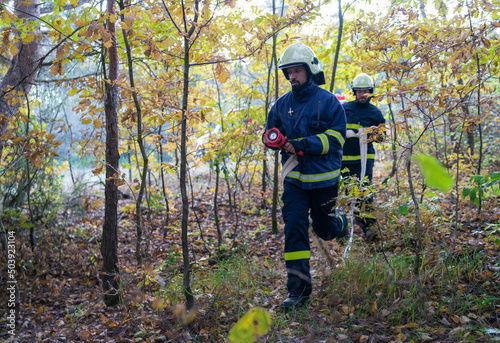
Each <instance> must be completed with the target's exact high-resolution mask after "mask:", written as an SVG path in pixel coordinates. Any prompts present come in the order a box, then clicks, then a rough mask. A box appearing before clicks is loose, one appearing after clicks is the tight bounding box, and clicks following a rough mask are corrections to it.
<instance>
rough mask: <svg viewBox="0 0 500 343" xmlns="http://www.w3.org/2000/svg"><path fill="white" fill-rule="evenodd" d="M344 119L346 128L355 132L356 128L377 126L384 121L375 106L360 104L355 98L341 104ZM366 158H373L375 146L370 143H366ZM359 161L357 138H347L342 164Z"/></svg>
mask: <svg viewBox="0 0 500 343" xmlns="http://www.w3.org/2000/svg"><path fill="white" fill-rule="evenodd" d="M343 106H344V110H345V115H346V120H347V130H353V131H354V132H356V133H357V131H358V129H361V128H369V127H371V126H378V125H379V124H382V123H385V119H384V117H383V116H382V112H381V111H380V110H379V109H378V108H377V106H375V105H373V104H371V103H366V104H360V103H359V102H358V101H357V100H355V101H350V102H348V103H345V104H343ZM366 157H367V159H371V160H373V159H375V148H374V147H373V144H372V143H368V148H367V155H366ZM356 163H361V154H360V151H359V139H358V138H347V139H346V142H345V145H344V154H343V157H342V164H356Z"/></svg>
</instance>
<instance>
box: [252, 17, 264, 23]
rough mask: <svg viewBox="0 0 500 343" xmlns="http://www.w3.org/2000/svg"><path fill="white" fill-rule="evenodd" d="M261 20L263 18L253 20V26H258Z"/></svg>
mask: <svg viewBox="0 0 500 343" xmlns="http://www.w3.org/2000/svg"><path fill="white" fill-rule="evenodd" d="M262 20H264V18H255V20H254V21H253V24H254V25H259V24H260V23H261V22H262Z"/></svg>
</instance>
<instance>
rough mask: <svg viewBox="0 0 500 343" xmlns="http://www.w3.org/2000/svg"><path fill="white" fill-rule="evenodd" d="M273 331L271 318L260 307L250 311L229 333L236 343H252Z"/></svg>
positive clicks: (231, 339)
mask: <svg viewBox="0 0 500 343" xmlns="http://www.w3.org/2000/svg"><path fill="white" fill-rule="evenodd" d="M269 330H271V316H270V315H269V312H268V311H266V310H265V309H263V308H260V307H254V308H252V309H250V311H248V312H247V313H246V314H245V315H244V316H243V317H241V318H240V320H238V322H237V323H236V324H234V326H233V327H232V329H231V331H229V340H230V341H231V342H234V343H252V342H255V341H256V340H257V339H258V338H259V337H261V336H263V335H265V334H266V333H267V332H268V331H269Z"/></svg>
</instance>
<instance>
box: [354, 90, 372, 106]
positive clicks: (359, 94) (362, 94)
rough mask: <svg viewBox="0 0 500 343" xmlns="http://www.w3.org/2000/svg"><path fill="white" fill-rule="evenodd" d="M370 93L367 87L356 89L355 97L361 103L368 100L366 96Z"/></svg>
mask: <svg viewBox="0 0 500 343" xmlns="http://www.w3.org/2000/svg"><path fill="white" fill-rule="evenodd" d="M369 95H370V90H369V89H356V99H358V101H359V102H360V103H362V104H365V103H367V102H368V97H369Z"/></svg>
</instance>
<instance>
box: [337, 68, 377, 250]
mask: <svg viewBox="0 0 500 343" xmlns="http://www.w3.org/2000/svg"><path fill="white" fill-rule="evenodd" d="M374 87H375V86H374V82H373V79H372V78H371V77H370V76H369V75H367V74H365V73H361V74H359V75H358V76H356V77H355V78H354V80H353V82H352V91H353V92H354V95H355V96H356V100H354V101H350V102H347V103H344V104H343V106H344V110H345V114H346V119H347V137H348V138H347V139H346V142H345V144H344V154H343V157H342V169H344V168H348V169H349V171H348V172H344V173H343V174H342V176H343V177H347V176H356V177H358V178H360V177H361V175H362V169H364V171H365V176H367V177H368V181H369V183H370V184H371V182H372V177H373V165H374V161H375V149H374V147H373V143H374V142H377V143H380V142H382V140H383V135H382V134H380V133H379V131H380V124H384V123H385V119H384V117H383V115H382V112H381V111H380V110H379V109H378V108H377V107H376V106H375V105H373V104H371V103H370V99H371V94H373V91H374ZM382 126H383V125H382ZM370 128H371V129H372V130H368V131H373V132H372V133H368V134H358V132H359V131H363V130H366V129H370ZM350 130H351V131H350ZM361 144H367V146H366V161H363V160H362V156H361V155H362V153H361V148H362V147H361ZM363 163H366V164H365V166H363ZM372 203H373V197H369V198H368V199H366V200H365V201H362V203H361V204H359V207H360V208H361V209H362V211H363V212H365V213H368V214H370V213H373V205H372ZM356 222H358V223H359V224H360V226H361V228H362V230H363V233H364V236H365V240H366V242H371V241H373V239H374V238H375V237H376V236H377V231H376V230H375V228H374V227H373V224H374V223H375V222H376V219H375V218H368V217H365V218H360V217H357V218H356Z"/></svg>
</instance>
